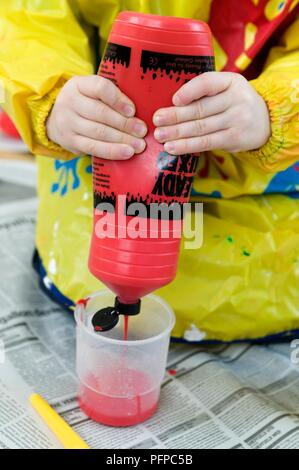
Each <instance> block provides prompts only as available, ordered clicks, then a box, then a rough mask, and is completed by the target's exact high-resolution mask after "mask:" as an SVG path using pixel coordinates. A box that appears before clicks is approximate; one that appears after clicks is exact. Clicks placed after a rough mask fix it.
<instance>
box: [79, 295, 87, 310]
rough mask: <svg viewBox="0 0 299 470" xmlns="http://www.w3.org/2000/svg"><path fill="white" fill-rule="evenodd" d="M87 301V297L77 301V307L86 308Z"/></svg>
mask: <svg viewBox="0 0 299 470" xmlns="http://www.w3.org/2000/svg"><path fill="white" fill-rule="evenodd" d="M88 301H89V297H87V298H86V299H80V300H78V302H77V305H83V307H84V308H86V306H87V304H88Z"/></svg>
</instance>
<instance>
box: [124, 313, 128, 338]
mask: <svg viewBox="0 0 299 470" xmlns="http://www.w3.org/2000/svg"><path fill="white" fill-rule="evenodd" d="M128 337H129V315H125V316H124V341H128Z"/></svg>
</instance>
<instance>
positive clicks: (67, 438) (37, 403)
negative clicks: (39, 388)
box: [29, 393, 89, 449]
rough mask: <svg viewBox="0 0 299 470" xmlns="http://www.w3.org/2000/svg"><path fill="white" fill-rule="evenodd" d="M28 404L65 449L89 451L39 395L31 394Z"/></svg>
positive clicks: (84, 443)
mask: <svg viewBox="0 0 299 470" xmlns="http://www.w3.org/2000/svg"><path fill="white" fill-rule="evenodd" d="M29 400H30V403H31V405H32V406H33V408H34V409H35V410H36V411H37V413H38V414H39V415H40V417H41V418H42V420H43V421H44V422H45V423H46V424H47V426H48V428H49V429H51V431H52V432H53V434H55V436H56V437H57V439H58V440H59V442H61V444H62V445H63V447H64V448H65V449H89V447H88V445H87V444H86V442H84V441H83V439H82V438H81V437H80V436H79V435H78V434H77V433H76V432H75V431H74V430H73V429H72V428H71V427H70V426H69V425H68V424H67V423H66V422H65V421H64V420H63V419H62V418H61V417H60V416H59V414H57V413H56V411H55V410H53V408H51V406H50V405H49V403H47V402H46V400H44V399H43V398H42V397H41V396H40V395H38V394H37V393H33V394H32V395H31V396H30V398H29Z"/></svg>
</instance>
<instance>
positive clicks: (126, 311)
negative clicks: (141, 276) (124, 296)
mask: <svg viewBox="0 0 299 470" xmlns="http://www.w3.org/2000/svg"><path fill="white" fill-rule="evenodd" d="M114 307H115V309H116V310H117V311H118V313H119V314H120V315H137V314H138V313H139V312H140V308H141V300H140V299H138V301H137V302H136V303H134V304H125V303H123V302H120V300H119V298H118V297H116V298H115V303H114Z"/></svg>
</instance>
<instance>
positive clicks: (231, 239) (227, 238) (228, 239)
mask: <svg viewBox="0 0 299 470" xmlns="http://www.w3.org/2000/svg"><path fill="white" fill-rule="evenodd" d="M226 241H227V242H228V243H234V239H233V237H232V236H231V235H228V236H227V237H226Z"/></svg>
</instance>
